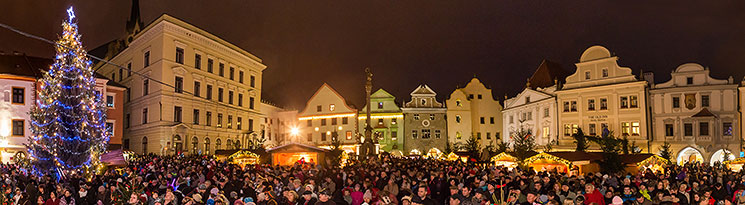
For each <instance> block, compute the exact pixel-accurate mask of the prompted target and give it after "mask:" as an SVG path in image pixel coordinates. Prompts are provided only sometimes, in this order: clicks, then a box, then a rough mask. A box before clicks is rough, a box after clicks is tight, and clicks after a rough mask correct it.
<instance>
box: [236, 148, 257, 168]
mask: <svg viewBox="0 0 745 205" xmlns="http://www.w3.org/2000/svg"><path fill="white" fill-rule="evenodd" d="M228 160H231V162H232V163H234V164H238V165H240V166H241V167H245V166H246V165H254V164H258V163H259V161H260V160H259V155H258V154H256V153H253V152H250V151H248V150H241V151H238V152H235V153H233V154H232V155H230V156H228Z"/></svg>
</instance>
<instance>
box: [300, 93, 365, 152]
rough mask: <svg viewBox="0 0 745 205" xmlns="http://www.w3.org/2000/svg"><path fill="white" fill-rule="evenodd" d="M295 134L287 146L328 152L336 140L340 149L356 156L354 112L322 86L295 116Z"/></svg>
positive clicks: (355, 112)
mask: <svg viewBox="0 0 745 205" xmlns="http://www.w3.org/2000/svg"><path fill="white" fill-rule="evenodd" d="M297 119H298V127H299V129H298V133H296V134H297V136H293V137H294V138H291V139H294V140H290V141H289V142H291V143H301V144H306V145H311V146H316V147H322V148H331V142H332V137H333V136H334V135H336V136H338V137H339V138H338V140H339V142H340V143H341V145H342V147H341V148H342V149H344V150H345V151H347V152H357V148H358V147H359V146H358V140H357V132H356V130H357V109H355V108H353V107H351V106H349V105H347V102H346V100H345V99H344V97H342V96H341V95H339V93H338V92H336V90H334V89H333V88H331V86H329V85H328V84H326V83H324V84H323V85H321V87H320V88H318V90H317V91H316V93H315V94H313V96H311V97H310V99H309V100H308V102H307V103H306V105H305V108H304V109H303V110H302V111H300V112H299V113H298V118H297Z"/></svg>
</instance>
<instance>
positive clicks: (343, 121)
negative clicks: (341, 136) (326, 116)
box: [341, 117, 349, 125]
mask: <svg viewBox="0 0 745 205" xmlns="http://www.w3.org/2000/svg"><path fill="white" fill-rule="evenodd" d="M347 123H349V119H348V118H347V117H343V118H341V124H342V125H346V124H347Z"/></svg>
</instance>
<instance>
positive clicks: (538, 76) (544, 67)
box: [528, 59, 569, 89]
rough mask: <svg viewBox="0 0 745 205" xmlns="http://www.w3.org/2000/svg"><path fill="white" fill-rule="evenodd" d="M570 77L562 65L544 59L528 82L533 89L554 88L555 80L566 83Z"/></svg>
mask: <svg viewBox="0 0 745 205" xmlns="http://www.w3.org/2000/svg"><path fill="white" fill-rule="evenodd" d="M568 75H569V72H567V71H566V70H564V69H562V68H561V65H559V64H558V63H554V62H551V61H549V60H545V59H544V60H543V61H542V62H541V65H539V66H538V69H536V70H535V72H534V73H533V75H532V76H530V78H529V79H528V82H530V88H531V89H536V88H546V87H551V86H553V85H554V80H558V81H564V78H566V77H567V76H568Z"/></svg>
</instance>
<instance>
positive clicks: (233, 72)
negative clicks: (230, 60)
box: [229, 67, 235, 80]
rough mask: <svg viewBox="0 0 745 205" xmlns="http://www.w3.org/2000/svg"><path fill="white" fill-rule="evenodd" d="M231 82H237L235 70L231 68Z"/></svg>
mask: <svg viewBox="0 0 745 205" xmlns="http://www.w3.org/2000/svg"><path fill="white" fill-rule="evenodd" d="M229 76H230V80H235V68H233V67H230V75H229Z"/></svg>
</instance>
